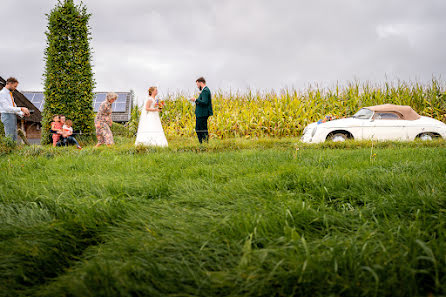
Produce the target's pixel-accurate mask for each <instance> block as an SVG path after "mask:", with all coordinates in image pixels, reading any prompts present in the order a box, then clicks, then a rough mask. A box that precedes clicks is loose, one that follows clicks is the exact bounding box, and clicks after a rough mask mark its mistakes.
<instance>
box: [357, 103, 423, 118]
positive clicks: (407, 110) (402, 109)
mask: <svg viewBox="0 0 446 297" xmlns="http://www.w3.org/2000/svg"><path fill="white" fill-rule="evenodd" d="M366 108H367V109H370V110H372V111H375V112H386V111H387V112H396V113H399V114H400V115H401V116H402V118H403V119H404V120H408V121H414V120H418V119H419V118H420V117H421V116H420V115H419V114H418V113H417V112H416V111H415V110H413V109H412V107H410V106H407V105H395V104H383V105H375V106H369V107H366Z"/></svg>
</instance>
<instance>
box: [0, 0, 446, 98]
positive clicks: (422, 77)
mask: <svg viewBox="0 0 446 297" xmlns="http://www.w3.org/2000/svg"><path fill="white" fill-rule="evenodd" d="M0 3H1V7H0V11H1V19H2V22H1V23H2V25H3V26H2V27H3V38H2V40H1V41H0V55H1V62H0V76H2V77H4V78H6V77H8V76H15V77H17V78H18V79H19V81H20V86H19V89H20V90H22V91H24V90H43V83H42V82H43V78H42V73H43V71H44V66H45V65H44V62H43V52H44V49H45V46H46V37H45V34H44V33H45V30H46V25H47V19H46V16H45V13H48V12H49V11H50V10H51V9H52V8H53V7H54V5H55V4H56V3H57V1H56V0H2V1H1V2H0ZM76 3H79V1H76ZM84 4H86V6H87V7H88V10H89V12H90V13H92V18H91V20H90V26H91V31H92V37H93V40H92V42H91V47H92V49H93V67H94V72H95V79H96V82H97V86H96V90H97V91H128V90H130V89H133V90H135V92H136V94H137V96H138V99H139V100H140V101H142V100H143V99H141V98H143V97H145V90H146V89H147V88H148V87H149V86H151V85H156V86H158V87H159V89H160V91H161V94H166V93H167V92H168V91H169V92H174V91H183V92H188V93H191V92H192V91H193V90H195V79H196V78H197V77H198V76H201V75H203V76H205V78H206V79H207V81H208V85H209V86H210V88H211V90H212V89H214V90H215V89H222V90H224V91H228V90H230V89H232V90H236V89H239V90H246V89H247V88H251V89H263V90H265V89H272V88H274V89H279V88H282V87H296V88H303V87H305V86H307V85H308V84H310V83H315V82H316V83H319V84H320V85H326V86H330V85H333V84H334V83H336V81H339V82H340V83H341V84H342V83H344V82H346V81H349V80H353V79H359V80H369V81H372V82H382V81H384V80H385V79H386V77H388V78H390V79H392V80H394V79H398V78H399V79H403V80H419V81H428V80H429V79H431V77H432V75H435V76H442V77H443V78H444V77H446V75H445V74H446V17H445V12H446V1H445V0H425V1H420V0H374V1H370V0H324V1H322V0H312V1H308V0H307V1H301V0H274V1H271V0H218V1H217V0H215V1H214V0H175V1H173V0H125V1H122V0H120V1H118V0H86V1H84Z"/></svg>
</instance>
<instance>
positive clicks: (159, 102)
mask: <svg viewBox="0 0 446 297" xmlns="http://www.w3.org/2000/svg"><path fill="white" fill-rule="evenodd" d="M155 107H157V108H159V109H161V110H163V108H164V101H162V100H159V99H156V102H155ZM160 112H161V111H160Z"/></svg>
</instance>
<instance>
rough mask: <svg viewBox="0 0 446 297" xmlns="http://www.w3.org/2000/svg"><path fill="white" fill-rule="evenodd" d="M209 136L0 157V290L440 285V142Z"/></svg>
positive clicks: (152, 291) (386, 290)
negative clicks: (203, 144)
mask: <svg viewBox="0 0 446 297" xmlns="http://www.w3.org/2000/svg"><path fill="white" fill-rule="evenodd" d="M222 143H223V144H222ZM222 143H215V144H211V145H210V146H209V147H207V148H204V149H203V148H200V147H196V146H194V145H192V144H190V145H189V144H188V143H182V144H181V145H180V144H178V145H176V144H175V143H174V145H173V146H172V148H171V149H169V150H159V151H158V150H157V151H153V150H148V151H145V150H143V149H136V150H135V149H133V148H130V147H128V146H125V145H122V146H118V147H116V148H115V149H113V150H110V149H106V148H104V149H99V150H94V149H88V148H87V149H85V150H82V151H75V150H71V149H64V150H52V149H46V148H27V149H22V150H21V151H19V152H16V153H13V154H8V155H4V156H2V157H0V193H1V199H0V295H1V296H17V295H36V296H64V295H65V296H144V295H145V296H292V295H295V296H296V295H301V296H330V295H332V296H339V295H342V296H390V295H392V296H427V295H428V294H429V293H434V294H435V295H440V294H445V293H446V286H445V283H446V268H445V267H446V257H445V256H444V255H445V251H446V241H445V238H446V198H445V197H446V195H445V194H446V185H445V182H444V181H445V178H446V151H445V149H444V143H443V142H440V143H436V144H428V145H424V144H380V145H378V148H375V150H374V153H376V157H374V158H373V159H371V157H370V155H371V154H370V153H371V152H370V148H369V147H367V144H362V145H359V148H357V149H349V146H350V144H346V145H344V146H346V147H345V148H344V149H334V150H332V149H326V148H324V146H319V147H313V148H308V147H305V146H303V147H301V149H300V150H296V147H295V144H294V143H292V142H290V141H287V140H283V141H276V142H274V141H271V142H269V141H265V142H258V143H256V144H255V145H254V146H253V148H252V149H249V145H248V144H246V142H243V141H241V142H236V143H225V142H222ZM361 147H363V148H361ZM238 148H243V150H238Z"/></svg>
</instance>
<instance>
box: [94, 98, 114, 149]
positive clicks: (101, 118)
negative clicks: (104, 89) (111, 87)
mask: <svg viewBox="0 0 446 297" xmlns="http://www.w3.org/2000/svg"><path fill="white" fill-rule="evenodd" d="M117 98H118V94H116V93H107V97H106V100H105V101H104V102H102V104H101V106H100V107H99V111H98V114H97V115H96V118H95V119H94V124H95V126H96V137H97V139H98V143H97V144H96V147H98V146H100V145H102V144H106V145H108V146H110V145H113V144H115V142H114V141H113V134H112V132H111V129H110V127H111V125H112V124H113V122H112V118H111V113H112V104H113V102H115V101H116V99H117Z"/></svg>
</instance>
